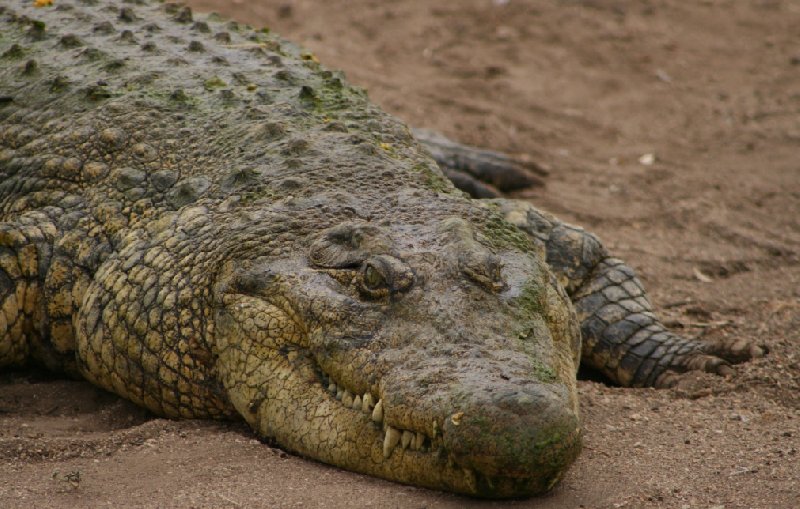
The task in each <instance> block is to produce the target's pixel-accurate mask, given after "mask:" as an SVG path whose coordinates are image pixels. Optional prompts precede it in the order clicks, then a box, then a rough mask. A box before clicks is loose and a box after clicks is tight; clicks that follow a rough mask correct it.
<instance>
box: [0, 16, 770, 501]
mask: <svg viewBox="0 0 800 509" xmlns="http://www.w3.org/2000/svg"><path fill="white" fill-rule="evenodd" d="M35 4H36V5H34V2H31V1H9V2H5V3H4V5H0V368H1V369H4V370H10V369H23V368H25V367H26V366H39V367H44V368H45V369H48V370H52V371H54V372H58V373H62V374H64V375H66V376H73V377H79V378H83V379H85V380H88V381H89V382H91V383H92V384H95V385H97V386H99V387H101V388H103V389H106V390H108V391H111V392H113V393H116V394H117V395H119V396H121V397H123V398H126V399H128V400H130V401H132V402H134V403H136V404H138V405H141V406H142V407H145V408H147V409H148V410H149V411H151V412H153V413H154V414H157V415H160V416H166V417H170V418H202V419H241V420H244V421H245V422H246V423H247V424H248V425H249V426H250V427H251V428H252V429H253V431H254V432H255V433H256V434H257V436H259V437H261V438H262V439H264V440H268V441H271V442H272V443H276V444H278V445H279V446H280V447H282V448H284V449H286V450H288V451H292V452H295V453H297V454H299V455H302V456H305V457H308V458H312V459H315V460H318V461H321V462H325V463H329V464H333V465H336V466H339V467H342V468H345V469H349V470H353V471H357V472H362V473H366V474H369V475H374V476H378V477H382V478H385V479H389V480H393V481H397V482H401V483H409V484H413V485H419V486H423V487H428V488H434V489H440V490H447V491H452V492H456V493H462V494H467V495H473V496H479V497H493V498H508V497H520V496H529V495H534V494H539V493H543V492H546V491H547V490H549V489H551V488H552V487H553V486H554V485H555V484H556V483H557V481H558V480H559V479H560V478H562V477H563V474H564V472H565V471H566V470H567V468H568V467H569V465H570V464H571V463H573V461H574V460H575V458H576V456H577V455H578V453H579V451H580V448H581V424H580V419H579V403H578V397H577V391H576V384H577V382H576V372H577V369H578V366H579V363H581V362H582V363H583V364H585V365H586V366H589V367H592V368H594V369H596V370H598V371H600V372H601V373H602V374H604V375H605V376H606V377H608V379H609V380H611V381H612V382H614V383H617V384H620V385H624V386H655V387H661V386H667V385H670V384H672V383H674V381H675V380H676V376H678V375H677V373H680V372H684V371H687V370H705V371H709V372H713V373H718V374H722V375H726V374H729V373H730V372H731V371H732V369H733V368H732V367H731V363H735V362H740V361H744V360H748V359H750V358H752V357H756V356H760V355H763V354H764V350H763V349H762V348H760V347H758V346H756V345H754V344H753V343H752V342H750V341H748V340H745V339H738V340H731V341H725V342H722V341H720V342H717V343H707V342H698V341H696V340H689V339H685V338H682V337H680V336H678V335H676V334H673V333H671V332H669V331H668V330H667V329H666V328H665V327H664V325H662V323H661V322H660V321H659V320H658V319H657V317H656V316H655V315H654V313H653V310H652V306H651V304H650V303H649V301H648V299H647V297H646V295H645V292H644V290H643V287H642V284H641V282H640V281H639V279H637V277H636V276H635V274H634V272H633V271H632V269H630V268H629V267H628V266H627V265H625V264H624V263H623V262H622V261H620V260H619V259H617V258H614V257H613V256H612V255H611V254H610V253H608V251H607V250H606V249H605V248H604V247H603V245H602V244H601V243H600V241H599V240H598V239H597V237H595V236H594V235H592V234H590V233H588V232H586V231H584V230H582V229H580V228H578V227H574V226H570V225H568V224H566V223H563V222H561V221H559V220H558V219H556V218H555V217H553V216H551V215H549V214H547V213H545V212H542V211H539V210H537V209H536V208H534V207H533V205H531V204H529V203H526V202H523V201H514V200H511V199H505V198H494V199H482V200H478V199H472V198H470V197H469V196H467V195H466V194H465V193H463V192H462V191H460V190H458V189H457V188H455V187H454V186H453V184H452V183H451V182H450V180H448V179H447V178H446V177H445V175H444V173H443V172H442V169H441V168H440V167H439V165H437V163H436V161H435V160H434V159H433V158H432V156H431V153H430V151H429V150H428V149H426V148H425V147H423V146H422V145H421V144H420V143H419V142H418V141H417V140H416V139H415V138H414V136H413V135H412V134H411V132H410V130H409V129H408V128H407V127H406V126H405V125H404V124H403V123H401V122H400V121H398V120H397V119H395V118H393V117H391V116H389V115H387V114H386V113H384V112H382V111H381V110H380V109H379V108H378V107H377V106H375V105H373V104H371V103H370V102H369V100H368V99H367V97H366V94H365V92H364V91H363V90H362V89H360V88H358V87H355V86H352V85H350V84H348V83H347V82H346V81H345V79H344V78H343V76H342V74H341V73H338V72H332V71H329V70H327V69H325V68H324V67H323V66H321V65H320V63H319V62H318V61H317V59H316V58H315V57H314V55H313V54H311V53H309V52H307V51H304V50H303V49H302V48H299V47H297V46H295V45H293V44H292V43H290V42H288V41H286V40H283V39H281V38H280V37H278V36H276V35H275V34H272V33H269V31H268V30H266V29H261V30H256V29H253V28H251V27H248V26H246V25H242V24H239V23H237V22H235V21H229V20H226V19H223V18H221V17H219V16H216V15H214V14H209V15H207V16H205V15H204V16H197V15H195V14H193V13H192V11H191V10H190V9H189V8H187V7H183V6H180V5H176V4H169V3H167V4H162V3H160V2H150V1H148V0H132V1H131V0H127V1H122V2H120V1H118V0H75V1H66V0H65V1H57V2H55V3H54V4H53V5H50V2H46V1H37V2H35ZM37 7H39V8H37ZM448 146H450V145H447V144H445V145H442V144H441V143H440V144H439V145H438V149H437V150H439V151H441V150H445V149H446V148H447V147H448ZM442 147H445V149H443V148H442ZM451 148H452V147H451ZM445 159H446V158H445Z"/></svg>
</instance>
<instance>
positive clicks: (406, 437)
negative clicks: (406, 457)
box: [400, 430, 414, 451]
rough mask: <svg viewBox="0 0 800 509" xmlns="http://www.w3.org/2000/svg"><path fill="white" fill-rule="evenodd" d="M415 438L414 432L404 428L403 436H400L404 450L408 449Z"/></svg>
mask: <svg viewBox="0 0 800 509" xmlns="http://www.w3.org/2000/svg"><path fill="white" fill-rule="evenodd" d="M413 438H414V433H412V432H410V431H408V430H404V431H403V436H402V437H401V438H400V447H402V448H403V450H404V451H405V450H406V449H408V446H409V445H410V444H411V440H412V439H413Z"/></svg>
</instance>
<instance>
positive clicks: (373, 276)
mask: <svg viewBox="0 0 800 509" xmlns="http://www.w3.org/2000/svg"><path fill="white" fill-rule="evenodd" d="M360 279H361V280H360V283H361V284H360V287H361V291H362V292H363V293H364V294H366V295H367V296H368V297H372V298H373V299H376V298H379V297H383V296H386V295H388V294H389V284H388V283H387V281H386V277H384V275H383V274H382V273H381V271H380V269H378V267H376V266H375V265H374V264H373V263H371V262H366V263H364V265H363V268H362V269H361V278H360Z"/></svg>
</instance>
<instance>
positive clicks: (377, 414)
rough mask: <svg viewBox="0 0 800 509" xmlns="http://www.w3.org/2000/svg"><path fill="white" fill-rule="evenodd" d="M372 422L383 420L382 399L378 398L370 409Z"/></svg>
mask: <svg viewBox="0 0 800 509" xmlns="http://www.w3.org/2000/svg"><path fill="white" fill-rule="evenodd" d="M372 422H377V423H381V422H383V400H382V399H379V400H378V403H377V404H376V405H375V408H374V409H373V410H372Z"/></svg>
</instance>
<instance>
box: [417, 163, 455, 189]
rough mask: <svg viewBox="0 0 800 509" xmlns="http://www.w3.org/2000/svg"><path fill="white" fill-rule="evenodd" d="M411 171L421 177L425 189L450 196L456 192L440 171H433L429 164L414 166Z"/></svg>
mask: <svg viewBox="0 0 800 509" xmlns="http://www.w3.org/2000/svg"><path fill="white" fill-rule="evenodd" d="M413 171H414V172H416V173H420V174H421V175H422V177H423V182H424V183H425V187H427V188H428V189H430V190H432V191H436V192H437V193H445V194H452V193H455V192H456V191H457V189H456V188H455V187H454V186H453V184H452V183H451V182H450V180H449V179H448V178H447V177H445V176H444V175H443V174H442V172H441V171H438V170H437V169H434V168H432V167H431V165H429V164H424V163H420V164H415V165H414V167H413Z"/></svg>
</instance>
